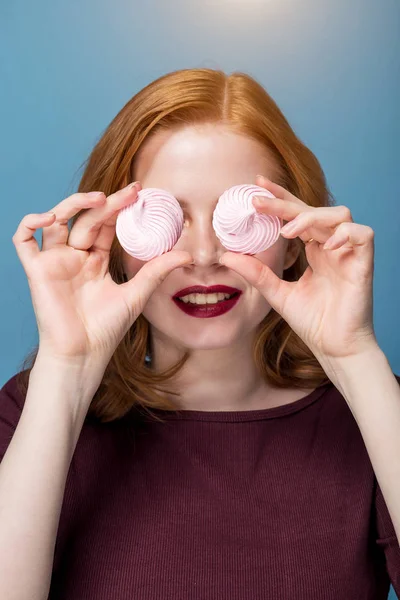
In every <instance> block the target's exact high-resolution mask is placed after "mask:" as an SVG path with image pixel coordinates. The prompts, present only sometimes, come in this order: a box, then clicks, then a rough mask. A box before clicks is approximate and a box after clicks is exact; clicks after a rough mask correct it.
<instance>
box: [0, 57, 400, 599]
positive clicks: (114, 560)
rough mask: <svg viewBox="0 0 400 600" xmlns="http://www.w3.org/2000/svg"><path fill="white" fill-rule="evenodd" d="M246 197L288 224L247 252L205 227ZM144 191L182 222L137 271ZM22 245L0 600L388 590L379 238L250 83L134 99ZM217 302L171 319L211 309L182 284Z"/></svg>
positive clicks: (196, 75) (387, 378)
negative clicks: (228, 292) (132, 235)
mask: <svg viewBox="0 0 400 600" xmlns="http://www.w3.org/2000/svg"><path fill="white" fill-rule="evenodd" d="M131 182H136V183H135V184H131ZM245 183H253V184H254V183H255V184H257V185H259V186H260V187H264V188H265V189H267V190H269V191H270V192H272V194H273V195H274V196H275V198H272V199H268V200H265V199H264V200H260V201H256V200H255V201H254V205H255V207H256V209H257V210H258V211H261V212H262V211H264V212H265V213H266V214H271V215H276V216H278V217H279V218H281V219H283V220H284V221H286V222H288V223H289V222H290V223H293V224H294V225H295V227H294V229H292V230H291V231H290V230H289V229H287V230H286V231H285V230H282V236H281V237H280V238H279V240H278V241H277V242H276V244H274V245H273V246H272V247H270V248H269V249H268V250H266V251H264V252H261V253H259V254H257V255H255V256H248V255H241V254H233V253H230V252H226V251H225V249H224V247H223V246H222V245H221V244H220V242H219V241H218V238H217V237H216V235H215V232H214V230H213V227H212V215H213V211H214V209H215V206H216V202H217V200H218V198H219V196H220V195H221V194H222V193H223V192H224V191H225V190H226V189H228V188H230V187H232V186H234V185H238V184H245ZM149 187H158V188H162V189H164V190H167V191H168V192H170V193H171V194H173V195H174V196H175V197H176V198H177V199H178V201H179V202H180V203H181V206H182V208H183V210H184V217H185V223H184V229H183V232H182V235H181V237H180V238H179V240H178V242H177V244H176V245H175V247H174V248H173V249H172V250H171V251H170V252H168V253H166V254H164V255H162V256H160V257H157V258H155V259H153V260H151V261H149V262H147V263H144V262H141V261H139V260H137V259H134V258H133V257H132V256H130V255H129V254H127V253H126V252H125V251H124V250H123V249H122V248H121V246H120V245H119V242H118V240H117V238H116V236H115V224H116V218H117V214H118V212H119V211H120V210H121V209H122V208H123V207H125V206H127V205H129V204H131V203H133V202H135V200H136V198H137V194H138V191H139V190H140V189H142V188H149ZM99 190H101V192H102V193H100V194H97V195H96V194H93V195H90V194H89V192H90V193H91V194H92V192H93V191H99ZM70 220H72V228H71V230H70V231H69V230H68V222H69V221H70ZM38 228H43V237H42V248H41V250H39V248H38V246H37V243H36V241H35V240H34V238H33V233H34V231H36V230H37V229H38ZM13 241H14V244H15V246H16V250H17V252H18V256H19V258H20V260H21V262H22V264H23V266H24V269H25V271H26V274H27V277H28V282H29V286H30V290H31V295H32V301H33V306H34V309H35V314H36V318H37V322H38V329H39V345H38V348H37V349H35V352H34V354H33V356H32V357H29V359H28V361H27V362H26V363H25V364H24V367H28V368H24V369H22V371H21V372H20V373H18V374H17V375H15V376H14V377H13V378H11V380H10V381H8V382H7V383H6V385H5V386H4V387H3V389H2V390H1V394H2V396H1V404H0V407H1V415H2V421H1V447H2V454H3V455H4V458H3V461H2V464H1V470H0V499H1V505H2V507H3V508H2V515H1V517H0V532H1V533H0V565H1V566H0V569H1V570H2V572H1V575H2V576H1V577H0V581H1V583H0V592H2V593H0V597H10V596H11V595H12V594H13V596H12V597H13V598H18V599H19V598H21V599H22V598H25V597H27V596H29V598H32V599H33V600H36V598H37V599H39V598H44V597H47V594H49V598H51V599H61V598H62V599H64V598H65V599H74V600H77V599H78V598H79V599H80V598H85V600H89V599H91V598H93V599H94V598H96V600H102V599H110V598H118V599H119V598H121V599H122V598H135V600H139V599H144V598H146V599H152V598H157V599H158V598H185V599H186V598H191V599H192V598H193V599H195V598H206V597H207V598H217V597H218V598H224V599H225V598H226V599H228V598H229V599H233V598H238V599H239V598H240V599H241V600H243V599H247V598H249V599H250V598H251V599H254V598H268V599H272V598H296V599H303V598H304V599H307V600H309V599H310V598H313V599H314V600H315V599H322V598H323V599H324V600H326V599H328V598H329V599H330V598H332V599H333V598H334V599H335V600H338V599H346V600H349V599H350V598H351V599H353V598H363V600H365V599H367V598H370V599H372V598H373V599H377V598H386V597H387V594H388V589H389V585H390V581H391V582H392V583H393V585H394V587H395V589H396V591H397V593H399V592H400V550H399V544H398V541H397V537H398V531H397V535H396V530H395V528H394V524H393V523H395V522H399V521H400V519H398V517H399V512H400V511H399V497H398V495H397V492H398V487H397V488H396V486H397V479H396V478H395V468H393V464H395V465H396V466H397V472H398V456H399V454H398V453H397V455H394V454H395V450H396V449H397V450H400V448H399V447H398V445H397V446H396V443H397V442H396V440H397V437H398V430H399V424H400V415H399V413H400V392H399V386H398V381H396V378H395V376H394V375H393V373H392V372H391V369H390V367H389V365H388V362H387V360H386V357H385V356H384V354H383V352H382V351H381V349H380V348H379V346H378V344H377V341H376V338H375V334H374V328H373V324H372V275H373V230H372V229H371V228H370V227H367V226H364V225H359V224H356V223H354V222H353V220H352V217H351V213H350V211H349V210H348V208H346V207H343V206H333V200H332V198H331V196H330V194H329V191H328V189H327V185H326V182H325V178H324V175H323V172H322V170H321V168H320V165H319V163H318V161H317V159H316V158H315V157H314V155H313V154H312V153H311V152H310V150H308V149H307V148H306V147H305V146H304V145H303V144H302V143H301V141H300V140H299V139H298V138H297V137H296V135H295V134H294V132H293V131H292V129H291V127H290V126H289V124H288V122H287V121H286V119H285V118H284V116H283V115H282V113H281V112H280V110H279V108H278V107H277V106H276V104H275V103H274V102H273V100H272V99H271V98H270V97H269V96H268V94H267V93H266V91H265V90H264V89H263V88H262V87H261V86H260V85H259V84H258V83H257V82H256V81H254V79H252V78H251V77H249V76H247V75H245V74H241V73H236V74H233V75H230V76H227V75H225V74H224V73H222V72H220V71H214V70H208V69H193V70H183V71H178V72H174V73H171V74H168V75H166V76H164V77H161V78H160V79H158V80H157V81H155V82H153V83H151V84H150V85H148V86H147V87H146V88H145V89H143V90H142V91H140V92H139V93H138V94H137V95H136V96H134V97H133V98H132V99H131V100H130V101H129V102H128V104H127V105H126V106H125V107H124V108H123V109H122V111H121V112H120V113H119V114H118V115H117V117H116V118H115V119H114V120H113V122H112V123H111V125H110V126H109V127H108V129H107V130H106V132H105V133H104V135H103V136H102V138H101V139H100V141H99V142H98V143H97V145H96V147H95V148H94V150H93V152H92V154H91V156H90V159H89V161H88V164H87V165H86V169H85V172H84V175H83V178H82V180H81V184H80V187H79V193H77V194H73V195H72V196H70V197H69V198H67V199H65V200H63V201H62V202H60V203H59V204H57V205H56V206H55V207H54V208H53V209H52V213H50V214H44V215H36V214H31V215H27V216H26V217H24V219H22V221H21V223H20V225H19V227H18V228H17V231H16V233H15V235H14V237H13ZM327 242H328V244H327ZM215 285H223V286H229V287H230V288H234V291H235V292H236V294H237V297H238V300H237V301H236V303H235V304H234V306H232V307H231V309H230V310H229V311H228V312H224V313H223V314H218V315H216V314H215V313H213V312H210V311H208V313H207V310H205V311H204V309H203V311H199V310H195V309H194V308H193V309H192V312H191V314H187V312H185V311H184V310H182V306H183V304H184V302H185V301H186V302H187V301H190V302H191V303H192V304H195V303H196V302H204V301H205V302H210V303H215V301H216V300H217V298H216V297H215V296H208V297H205V296H201V295H200V296H191V295H190V293H189V295H188V291H187V288H190V287H192V286H203V287H201V288H200V292H202V291H203V292H207V291H208V288H210V287H212V286H215ZM189 291H190V290H189ZM185 296H186V297H185ZM182 297H184V300H182ZM201 317H205V318H201ZM383 389H384V390H385V394H383V396H384V398H381V397H379V398H377V392H380V393H381V392H382V390H383ZM378 404H379V410H377V409H376V407H377V405H378ZM383 431H385V432H386V433H387V435H386V436H382V432H383ZM14 432H15V435H14ZM379 435H380V436H381V437H379ZM378 440H379V444H378V443H377V442H378ZM397 444H398V443H397ZM392 458H393V460H392ZM389 459H390V460H389ZM395 461H397V462H395ZM388 465H389V466H388ZM379 484H382V488H384V490H383V491H384V494H383V493H382V490H381V487H380V485H379ZM385 500H386V501H388V504H390V508H391V512H390V513H389V510H388V507H387V505H386V502H385ZM393 516H394V517H393ZM10 547H12V549H13V553H12V554H11V553H10V551H9V550H10Z"/></svg>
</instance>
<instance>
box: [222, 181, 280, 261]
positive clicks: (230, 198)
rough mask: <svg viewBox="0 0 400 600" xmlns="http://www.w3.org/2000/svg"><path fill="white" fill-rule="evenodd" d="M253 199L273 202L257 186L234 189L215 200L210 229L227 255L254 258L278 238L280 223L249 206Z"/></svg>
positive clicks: (269, 195) (270, 196)
mask: <svg viewBox="0 0 400 600" xmlns="http://www.w3.org/2000/svg"><path fill="white" fill-rule="evenodd" d="M255 196H263V197H267V198H275V196H274V195H273V194H271V192H269V191H268V190H266V189H265V188H262V187H259V186H257V185H236V186H234V187H231V188H229V189H228V190H226V191H225V192H224V193H223V194H222V196H221V197H220V198H219V200H218V204H217V206H216V209H215V211H214V215H213V227H214V231H215V233H216V235H217V237H218V239H219V241H220V242H221V244H222V245H223V246H224V248H226V249H227V250H230V251H231V252H240V253H242V254H257V252H262V251H263V250H267V248H270V247H271V246H273V244H275V242H276V241H277V240H278V238H279V235H280V230H281V226H282V223H281V220H280V219H279V217H276V216H272V215H266V214H264V213H260V212H257V210H256V209H255V207H254V206H253V203H252V199H253V198H254V197H255Z"/></svg>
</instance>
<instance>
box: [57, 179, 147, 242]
mask: <svg viewBox="0 0 400 600" xmlns="http://www.w3.org/2000/svg"><path fill="white" fill-rule="evenodd" d="M140 189H141V185H140V183H139V182H134V183H131V184H129V185H128V186H127V187H125V188H123V189H122V190H118V191H117V192H115V193H114V194H111V195H110V196H108V198H107V202H106V203H105V204H104V206H101V207H99V208H94V209H92V210H90V211H86V212H84V213H83V214H82V215H80V216H79V217H78V219H77V220H76V222H75V223H74V225H73V227H72V229H71V231H70V234H69V237H68V245H69V246H73V247H74V248H76V249H78V250H88V249H89V248H92V250H93V251H96V250H102V251H105V252H109V251H110V248H111V244H112V241H113V239H114V237H115V225H116V222H117V216H118V213H119V211H120V210H121V209H122V208H124V207H125V206H128V205H129V204H133V203H134V202H135V201H136V200H137V196H138V192H139V191H140Z"/></svg>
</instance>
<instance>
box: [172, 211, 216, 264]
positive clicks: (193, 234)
mask: <svg viewBox="0 0 400 600" xmlns="http://www.w3.org/2000/svg"><path fill="white" fill-rule="evenodd" d="M174 248H175V249H176V250H186V251H187V252H189V253H190V254H191V255H192V257H193V262H194V265H196V266H198V267H209V266H212V265H216V264H217V265H220V263H219V262H218V261H219V259H220V257H221V256H222V255H223V254H224V252H226V249H225V248H224V247H223V246H222V244H221V242H220V241H219V239H218V238H217V236H216V233H215V231H214V227H213V226H212V214H211V215H209V214H207V215H201V216H197V217H195V218H193V219H192V220H191V221H190V222H189V221H187V220H185V223H184V226H183V230H182V234H181V237H180V238H179V240H178V241H177V243H176V244H175V246H174Z"/></svg>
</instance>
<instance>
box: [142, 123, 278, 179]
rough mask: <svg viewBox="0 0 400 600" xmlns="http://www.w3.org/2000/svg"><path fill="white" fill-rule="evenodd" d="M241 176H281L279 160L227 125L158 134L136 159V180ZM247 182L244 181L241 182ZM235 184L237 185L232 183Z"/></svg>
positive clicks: (200, 126) (187, 127) (212, 125)
mask: <svg viewBox="0 0 400 600" xmlns="http://www.w3.org/2000/svg"><path fill="white" fill-rule="evenodd" d="M180 171H181V172H182V173H190V174H191V176H196V175H199V176H200V177H203V176H204V173H205V172H207V173H216V172H219V173H221V176H223V174H224V173H228V172H230V173H237V175H238V177H239V179H240V178H243V177H245V176H246V175H247V176H248V177H251V178H252V179H253V178H254V176H255V175H256V174H257V173H259V172H260V173H263V174H265V175H267V176H269V177H271V178H274V177H276V176H277V175H278V167H277V164H276V160H275V159H274V157H273V156H272V154H271V152H270V151H269V150H268V149H267V148H266V147H264V146H263V145H262V144H261V142H258V141H257V140H254V139H252V138H250V137H247V136H245V135H243V134H238V133H236V132H233V131H232V130H230V129H229V128H228V127H227V126H226V125H223V124H220V123H218V124H210V123H206V124H200V125H190V126H184V127H181V128H179V129H174V130H168V131H158V132H157V133H155V134H153V135H152V136H150V138H148V139H147V140H146V141H145V142H144V143H143V145H142V146H141V148H140V149H139V151H138V152H137V154H136V156H135V160H134V174H132V175H133V178H134V179H138V180H139V181H143V180H144V179H146V178H152V177H153V176H156V177H157V178H159V177H161V178H162V179H164V178H165V177H166V176H168V175H169V176H171V177H173V176H174V175H175V176H178V175H179V172H180ZM238 183H243V181H238ZM232 185H233V184H232Z"/></svg>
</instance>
